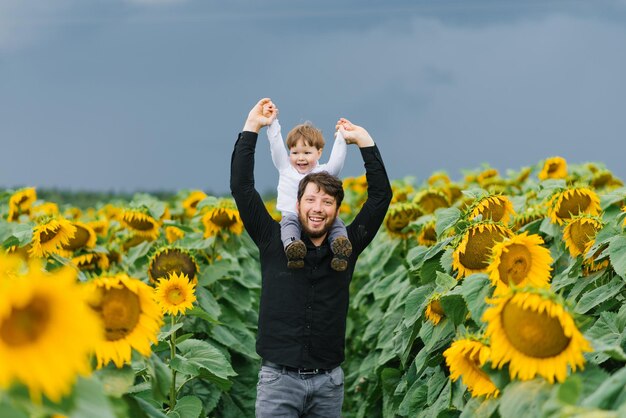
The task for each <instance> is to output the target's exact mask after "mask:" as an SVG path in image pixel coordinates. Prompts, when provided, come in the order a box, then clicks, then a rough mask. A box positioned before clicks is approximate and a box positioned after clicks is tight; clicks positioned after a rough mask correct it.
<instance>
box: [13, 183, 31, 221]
mask: <svg viewBox="0 0 626 418" xmlns="http://www.w3.org/2000/svg"><path fill="white" fill-rule="evenodd" d="M35 200H37V192H36V191H35V188H34V187H27V188H24V189H19V190H18V191H16V192H15V193H13V194H12V195H11V197H10V198H9V216H8V218H7V220H8V221H9V222H15V221H17V220H18V219H19V217H20V215H21V214H23V213H24V214H28V213H29V212H30V208H31V206H32V205H33V203H35Z"/></svg>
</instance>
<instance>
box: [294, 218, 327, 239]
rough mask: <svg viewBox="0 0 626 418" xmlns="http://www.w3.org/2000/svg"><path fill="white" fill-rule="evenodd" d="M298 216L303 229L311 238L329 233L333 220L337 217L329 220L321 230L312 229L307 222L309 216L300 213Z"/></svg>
mask: <svg viewBox="0 0 626 418" xmlns="http://www.w3.org/2000/svg"><path fill="white" fill-rule="evenodd" d="M298 218H299V220H300V226H301V227H302V231H303V232H304V233H305V234H306V235H307V236H308V237H309V238H314V239H315V238H321V237H323V236H324V235H325V234H327V233H328V231H330V227H331V226H332V225H333V222H335V218H333V219H331V221H330V222H328V223H327V224H326V225H324V228H322V229H321V230H320V231H311V230H310V229H309V228H308V227H307V224H306V221H307V216H306V215H304V216H303V215H302V214H298Z"/></svg>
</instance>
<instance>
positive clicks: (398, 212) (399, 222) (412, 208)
mask: <svg viewBox="0 0 626 418" xmlns="http://www.w3.org/2000/svg"><path fill="white" fill-rule="evenodd" d="M421 215H422V211H421V209H420V207H419V206H418V205H416V204H414V203H408V202H400V203H392V204H391V205H390V206H389V209H388V210H387V216H386V217H385V228H386V229H387V233H388V234H389V235H390V236H392V237H396V238H402V239H404V238H406V237H407V236H408V234H409V233H403V232H402V230H403V229H404V228H405V227H406V226H407V225H408V224H409V223H411V221H414V220H415V219H417V218H419V217H420V216H421Z"/></svg>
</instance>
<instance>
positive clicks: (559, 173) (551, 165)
mask: <svg viewBox="0 0 626 418" xmlns="http://www.w3.org/2000/svg"><path fill="white" fill-rule="evenodd" d="M538 177H539V180H546V179H564V178H565V177H567V162H566V161H565V159H564V158H562V157H552V158H548V159H547V160H546V161H545V162H544V163H543V168H542V169H541V172H540V173H539V174H538Z"/></svg>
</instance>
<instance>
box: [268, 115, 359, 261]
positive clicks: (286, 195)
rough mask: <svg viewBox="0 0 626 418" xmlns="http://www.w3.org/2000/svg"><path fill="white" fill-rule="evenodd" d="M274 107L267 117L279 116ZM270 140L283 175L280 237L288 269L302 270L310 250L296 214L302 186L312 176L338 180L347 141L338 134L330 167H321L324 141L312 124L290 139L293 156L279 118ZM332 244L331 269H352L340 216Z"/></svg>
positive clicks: (279, 199)
mask: <svg viewBox="0 0 626 418" xmlns="http://www.w3.org/2000/svg"><path fill="white" fill-rule="evenodd" d="M273 106H274V104H273V103H270V104H268V105H266V106H265V107H264V109H263V111H264V115H266V116H269V115H270V114H272V112H276V114H278V109H276V108H273ZM272 108H273V109H272ZM267 138H268V139H269V142H270V150H271V153H272V161H273V162H274V166H275V167H276V168H277V169H278V173H279V178H278V189H277V190H278V197H277V201H276V208H277V209H278V210H279V211H280V212H281V214H282V219H281V221H280V234H281V239H282V241H283V245H284V246H285V253H286V255H287V266H288V267H289V268H302V267H304V256H305V255H306V251H307V250H306V245H305V244H304V242H303V241H302V239H301V235H302V230H301V227H300V221H299V220H298V214H297V213H296V199H297V194H298V184H299V183H300V180H302V179H303V178H304V176H306V175H307V174H309V173H316V172H320V171H327V172H328V173H329V174H332V175H333V176H338V175H339V172H340V171H341V169H342V168H343V163H344V160H345V158H346V151H347V145H346V141H345V139H344V138H343V136H342V135H341V133H340V132H339V131H338V132H337V134H336V136H335V143H334V145H333V149H332V151H331V154H330V158H329V160H328V163H326V164H319V159H320V157H321V155H322V150H323V149H324V137H323V136H322V133H321V132H320V130H319V129H317V128H316V127H314V126H313V125H312V124H311V123H310V122H305V123H303V124H300V125H297V126H295V127H294V128H293V129H292V130H291V131H290V132H289V134H288V135H287V141H286V143H287V148H289V154H288V153H287V151H286V150H285V146H284V145H283V138H282V135H281V130H280V124H279V123H278V118H276V119H274V121H273V122H272V124H271V125H270V126H268V129H267ZM328 241H329V242H330V248H331V250H332V252H333V258H332V260H331V262H330V266H331V268H332V269H333V270H336V271H344V270H345V269H346V268H347V267H348V257H350V255H351V254H352V244H351V243H350V240H348V233H347V231H346V226H345V224H344V223H343V221H342V220H341V219H340V218H339V216H337V218H336V219H335V221H334V222H333V224H332V226H331V228H330V230H329V231H328Z"/></svg>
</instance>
